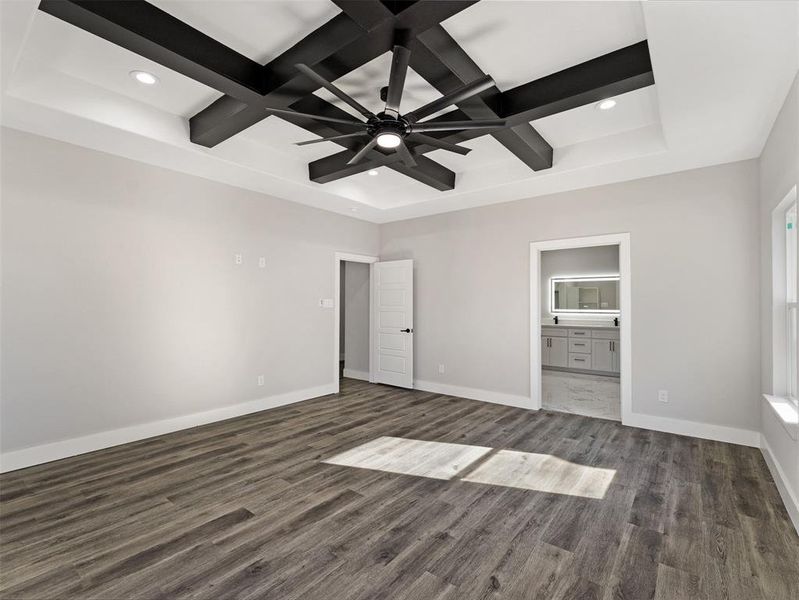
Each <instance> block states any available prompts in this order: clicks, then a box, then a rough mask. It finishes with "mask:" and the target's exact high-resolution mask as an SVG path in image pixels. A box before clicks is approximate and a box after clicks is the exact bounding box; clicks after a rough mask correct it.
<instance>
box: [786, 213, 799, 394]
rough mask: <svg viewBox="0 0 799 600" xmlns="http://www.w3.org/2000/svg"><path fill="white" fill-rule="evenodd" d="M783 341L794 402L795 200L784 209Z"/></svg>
mask: <svg viewBox="0 0 799 600" xmlns="http://www.w3.org/2000/svg"><path fill="white" fill-rule="evenodd" d="M784 224H785V284H786V285H785V300H786V302H785V306H786V309H787V314H786V315H785V324H786V327H787V330H786V332H785V341H786V343H787V348H786V352H785V354H786V357H787V359H788V366H787V370H786V371H787V375H788V381H787V386H786V388H787V391H788V396H789V397H790V398H791V399H792V400H793V401H794V402H796V400H797V398H799V391H797V373H796V372H797V351H799V340H798V338H797V333H796V330H797V315H796V311H797V309H796V306H797V264H798V263H797V235H796V201H794V202H793V204H791V205H790V206H789V207H788V209H787V210H786V211H785V220H784Z"/></svg>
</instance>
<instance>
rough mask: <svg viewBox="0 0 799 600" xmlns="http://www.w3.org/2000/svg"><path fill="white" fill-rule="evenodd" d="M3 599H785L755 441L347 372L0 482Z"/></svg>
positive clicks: (783, 561)
mask: <svg viewBox="0 0 799 600" xmlns="http://www.w3.org/2000/svg"><path fill="white" fill-rule="evenodd" d="M383 435H386V436H396V437H406V438H413V439H420V440H434V441H441V442H456V443H461V444H475V445H481V446H489V447H492V448H508V449H514V450H519V451H524V452H535V453H545V454H552V455H555V456H558V457H560V458H563V459H566V460H568V461H571V462H573V463H578V464H582V465H590V466H596V467H602V468H609V469H615V470H616V475H615V477H614V479H613V482H612V484H611V486H610V487H609V489H608V490H607V493H606V494H605V496H604V498H602V499H591V498H585V497H577V496H570V495H559V494H551V493H543V492H537V491H530V490H522V489H516V488H512V487H500V486H494V485H484V484H476V483H469V482H463V481H443V480H437V479H428V478H423V477H413V476H408V475H398V474H391V473H385V472H381V471H370V470H365V469H357V468H351V467H342V466H335V465H329V464H324V463H322V462H320V461H321V460H324V459H325V458H328V457H330V456H332V455H334V454H336V453H338V452H341V451H344V450H347V449H350V448H353V447H355V446H358V445H360V444H363V443H365V442H368V441H370V440H373V439H375V438H376V437H379V436H383ZM0 494H1V497H0V518H1V521H0V523H1V527H0V561H1V562H0V597H2V598H9V599H10V598H38V599H45V598H57V599H74V598H80V599H84V598H87V599H88V598H106V599H112V598H113V599H122V598H125V599H128V598H138V599H167V598H170V599H171V598H196V599H215V600H217V599H223V600H228V599H245V598H252V599H258V600H262V599H272V598H274V599H279V600H294V599H297V600H299V599H303V600H315V599H330V600H340V599H352V600H372V599H375V600H376V599H381V600H382V599H399V598H402V599H408V600H411V599H413V600H436V599H448V600H470V599H484V598H485V599H495V600H510V599H546V600H560V599H563V600H580V599H611V598H612V599H625V600H646V599H649V598H656V599H657V600H680V599H683V598H698V599H702V600H711V599H714V600H715V599H722V598H730V599H736V600H758V599H765V600H796V599H797V598H799V538H797V535H796V533H795V531H794V530H793V528H792V526H791V524H790V522H789V520H788V516H787V514H786V511H785V509H784V507H783V505H782V504H781V501H780V498H779V496H778V492H777V490H776V488H775V485H774V483H773V481H772V480H771V478H770V476H769V473H768V470H767V468H766V465H765V463H764V461H763V458H762V456H761V455H760V452H759V451H758V450H756V449H754V448H746V447H742V446H734V445H730V444H723V443H717V442H708V441H703V440H698V439H694V438H688V437H681V436H676V435H670V434H664V433H656V432H651V431H646V430H643V429H635V428H631V427H624V426H622V425H620V424H619V423H616V422H613V421H604V420H599V419H592V418H588V417H581V416H576V415H569V414H562V413H554V412H547V411H540V412H537V413H536V412H529V411H525V410H521V409H516V408H511V407H506V406H499V405H493V404H485V403H480V402H475V401H471V400H464V399H460V398H452V397H448V396H442V395H437V394H431V393H424V392H411V391H406V390H398V389H394V388H389V387H382V386H376V385H369V384H366V383H362V382H357V381H351V380H344V381H343V383H342V392H341V393H340V394H338V395H336V396H327V397H324V398H320V399H316V400H312V401H308V402H303V403H300V404H295V405H291V406H287V407H283V408H279V409H275V410H270V411H265V412H261V413H256V414H252V415H247V416H244V417H240V418H237V419H233V420H229V421H225V422H221V423H215V424H211V425H207V426H203V427H199V428H195V429H190V430H186V431H181V432H177V433H174V434H170V435H165V436H161V437H157V438H152V439H148V440H143V441H141V442H136V443H132V444H127V445H124V446H118V447H115V448H110V449H107V450H102V451H99V452H94V453H92V454H87V455H83V456H78V457H74V458H70V459H65V460H62V461H58V462H54V463H50V464H46V465H41V466H37V467H33V468H29V469H24V470H21V471H16V472H13V473H8V474H5V475H3V476H2V478H0Z"/></svg>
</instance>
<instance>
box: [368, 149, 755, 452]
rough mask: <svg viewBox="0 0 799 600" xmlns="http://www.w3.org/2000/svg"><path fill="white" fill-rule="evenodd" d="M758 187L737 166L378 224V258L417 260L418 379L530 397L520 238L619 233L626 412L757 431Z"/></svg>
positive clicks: (745, 167)
mask: <svg viewBox="0 0 799 600" xmlns="http://www.w3.org/2000/svg"><path fill="white" fill-rule="evenodd" d="M757 181H758V175H757V163H756V162H755V161H746V162H740V163H733V164H728V165H723V166H717V167H711V168H706V169H699V170H694V171H686V172H682V173H676V174H672V175H664V176H660V177H653V178H648V179H641V180H637V181H631V182H627V183H620V184H614V185H607V186H602V187H596V188H592V189H586V190H580V191H574V192H568V193H562V194H555V195H550V196H544V197H538V198H534V199H530V200H522V201H518V202H511V203H506V204H500V205H494V206H489V207H482V208H475V209H469V210H464V211H460V212H454V213H448V214H443V215H436V216H431V217H426V218H421V219H413V220H408V221H402V222H395V223H390V224H386V225H384V226H383V227H382V229H381V258H382V259H384V260H390V259H392V258H413V259H415V261H416V263H415V267H416V275H415V276H416V282H415V288H416V297H415V302H416V304H415V323H414V328H415V335H414V338H415V344H416V346H415V353H416V359H415V365H414V368H415V375H416V377H417V378H418V379H420V380H423V381H427V382H433V383H434V384H437V385H441V386H447V385H449V386H459V387H462V388H471V389H474V390H478V391H479V390H482V391H485V392H487V393H488V394H490V395H496V394H505V395H508V396H509V397H512V398H517V399H522V400H523V399H524V398H529V395H530V389H529V381H530V376H529V373H530V364H529V361H530V356H529V354H530V353H529V336H530V332H529V331H528V330H529V323H530V318H529V268H530V265H529V243H530V242H531V241H536V240H547V239H558V238H568V237H579V236H589V235H597V234H605V233H616V232H630V236H631V252H632V276H631V285H632V319H633V320H632V379H633V390H632V392H633V393H632V396H633V403H632V410H633V411H634V412H635V413H643V414H646V415H655V416H659V417H667V418H674V419H682V420H688V421H694V422H697V423H702V424H715V425H721V426H727V427H730V428H736V433H737V430H738V429H741V430H744V432H743V433H745V434H746V437H748V438H749V439H756V437H757V434H756V433H753V432H752V431H751V430H756V429H757V422H758V401H757V396H758V391H759V387H760V384H759V382H760V369H759V358H758V353H759V352H758V350H759V346H760V340H759V326H758V322H757V319H755V318H753V315H756V314H757V311H758V304H759V291H758V285H757V273H758V228H757V194H758V192H757ZM675 289H681V290H686V293H681V294H678V295H675V294H674V293H673V291H674V290H675ZM439 363H444V364H445V365H446V370H445V373H444V374H439V373H438V370H437V365H438V364H439ZM660 389H665V390H668V391H669V398H670V401H669V403H668V404H664V403H661V402H658V400H657V392H658V390H660ZM475 395H479V394H475ZM528 402H529V401H528Z"/></svg>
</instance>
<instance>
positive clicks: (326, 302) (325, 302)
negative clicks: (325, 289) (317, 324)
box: [319, 298, 335, 308]
mask: <svg viewBox="0 0 799 600" xmlns="http://www.w3.org/2000/svg"><path fill="white" fill-rule="evenodd" d="M319 306H320V307H322V308H333V307H334V306H335V304H334V302H333V298H320V299H319Z"/></svg>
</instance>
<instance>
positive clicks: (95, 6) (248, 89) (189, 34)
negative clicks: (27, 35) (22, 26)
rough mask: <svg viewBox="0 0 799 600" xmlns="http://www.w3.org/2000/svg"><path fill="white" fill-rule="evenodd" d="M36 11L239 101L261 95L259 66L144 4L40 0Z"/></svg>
mask: <svg viewBox="0 0 799 600" xmlns="http://www.w3.org/2000/svg"><path fill="white" fill-rule="evenodd" d="M39 9H40V10H42V11H43V12H46V13H48V14H50V15H52V16H54V17H57V18H59V19H62V20H63V21H66V22H68V23H71V24H72V25H75V26H76V27H80V28H81V29H83V30H85V31H88V32H90V33H93V34H94V35H96V36H99V37H101V38H103V39H105V40H108V41H109V42H111V43H113V44H116V45H118V46H121V47H123V48H125V49H127V50H130V51H131V52H135V53H136V54H138V55H140V56H144V57H145V58H148V59H150V60H152V61H154V62H157V63H158V64H160V65H163V66H165V67H167V68H168V69H172V70H173V71H176V72H178V73H181V74H183V75H186V76H187V77H190V78H192V79H194V80H196V81H199V82H200V83H204V84H205V85H208V86H210V87H212V88H214V89H216V90H219V91H221V92H223V93H226V94H229V95H231V96H235V97H237V98H238V99H239V100H242V101H252V102H255V101H257V100H258V98H261V97H263V92H264V86H265V79H264V72H263V67H262V66H261V65H259V64H258V63H257V62H255V61H253V60H250V59H249V58H247V57H246V56H243V55H242V54H239V53H238V52H236V51H235V50H233V49H232V48H229V47H227V46H225V45H224V44H222V43H220V42H217V41H216V40H214V39H213V38H211V37H209V36H207V35H205V34H204V33H202V32H200V31H198V30H196V29H194V28H193V27H191V26H189V25H187V24H186V23H184V22H183V21H180V20H179V19H176V18H175V17H173V16H172V15H170V14H169V13H167V12H165V11H163V10H161V9H159V8H157V7H155V6H153V5H152V4H149V3H148V2H138V1H134V0H131V1H127V2H119V1H115V0H99V1H98V0H94V1H91V0H90V1H83V0H42V2H41V3H40V4H39Z"/></svg>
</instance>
